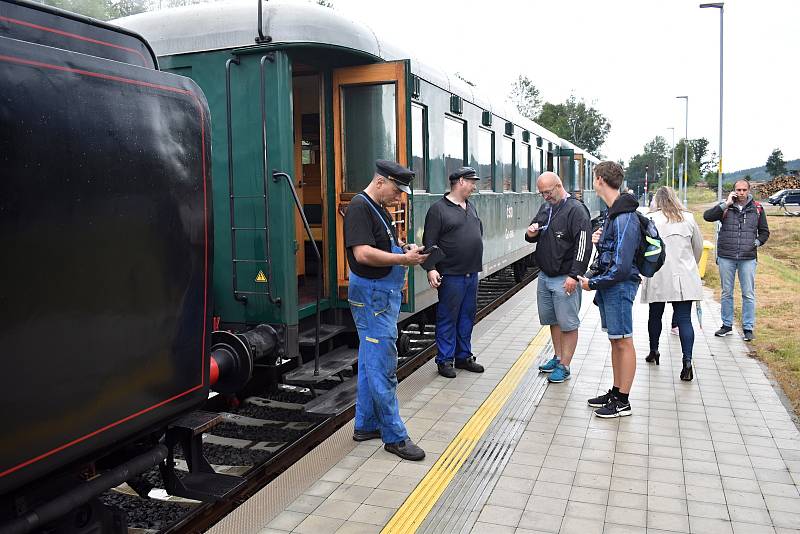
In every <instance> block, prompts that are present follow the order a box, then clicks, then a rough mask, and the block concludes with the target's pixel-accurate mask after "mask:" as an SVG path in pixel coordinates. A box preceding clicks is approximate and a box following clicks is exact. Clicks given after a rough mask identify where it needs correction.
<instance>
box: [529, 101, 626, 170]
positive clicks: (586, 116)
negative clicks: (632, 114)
mask: <svg viewBox="0 0 800 534" xmlns="http://www.w3.org/2000/svg"><path fill="white" fill-rule="evenodd" d="M535 120H536V122H537V123H539V124H541V125H542V126H544V127H545V128H547V129H548V130H550V131H551V132H553V133H555V134H556V135H558V136H559V137H562V138H564V139H566V140H568V141H570V142H571V143H574V144H575V145H577V146H579V147H581V148H583V149H585V150H588V151H589V152H591V153H592V154H594V155H595V156H597V157H601V154H600V153H599V149H600V147H601V146H603V143H605V141H606V137H607V136H608V132H609V131H610V130H611V124H610V123H609V122H608V119H606V118H605V117H604V116H603V114H602V113H600V112H599V111H598V110H597V109H595V108H594V107H591V106H587V105H586V102H584V101H583V100H580V101H579V100H578V99H577V98H575V95H571V96H570V97H569V98H568V99H567V101H566V102H564V103H563V104H552V103H550V102H546V103H545V104H544V106H542V111H541V112H540V113H539V115H538V116H537V117H536V119H535Z"/></svg>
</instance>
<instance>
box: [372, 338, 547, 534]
mask: <svg viewBox="0 0 800 534" xmlns="http://www.w3.org/2000/svg"><path fill="white" fill-rule="evenodd" d="M548 339H549V329H548V328H547V327H542V328H541V329H540V330H539V333H537V334H536V337H534V338H533V340H532V341H531V342H530V344H529V345H528V347H527V348H526V349H525V351H523V353H522V355H521V356H520V357H519V359H518V360H517V361H516V363H515V364H514V365H513V366H512V367H511V369H509V370H508V372H507V373H506V375H505V376H504V377H503V379H502V380H501V381H500V383H499V384H497V387H496V388H495V389H494V391H492V393H491V394H490V395H489V397H488V398H487V399H486V400H485V401H484V402H483V404H481V406H480V408H478V410H477V411H476V412H475V414H474V415H473V416H472V417H471V418H470V420H469V421H467V424H465V425H464V428H462V429H461V432H459V433H458V435H457V436H456V437H455V438H454V439H453V441H452V442H451V443H450V445H449V446H448V447H447V449H446V450H445V451H444V452H443V453H442V455H441V456H440V457H439V459H438V460H437V461H436V463H435V464H433V467H431V468H430V470H429V471H428V474H427V475H425V478H423V479H422V481H421V482H420V483H419V485H417V487H416V488H415V489H414V491H413V492H411V495H409V496H408V498H407V499H406V500H405V502H404V503H403V505H402V506H401V507H400V509H399V510H397V512H396V513H395V514H394V516H393V517H392V519H391V520H390V521H389V522H388V523H387V524H386V526H385V527H384V528H383V530H382V531H381V532H382V534H389V533H391V534H400V533H412V532H416V530H417V528H419V526H420V525H422V523H423V522H424V521H425V518H426V517H427V515H428V513H429V512H430V511H431V509H432V508H433V506H434V505H435V504H436V501H437V500H438V499H439V497H440V496H441V495H442V493H443V492H444V491H445V489H447V486H448V484H450V481H451V480H452V479H453V477H454V476H455V475H456V473H458V470H459V469H460V468H461V466H462V465H463V463H464V462H465V461H466V460H467V458H469V455H470V453H471V452H472V450H473V449H474V448H475V446H476V445H477V443H478V441H479V440H480V439H481V437H482V436H483V433H484V432H486V429H487V428H488V427H489V425H490V424H491V422H492V420H493V419H494V418H495V416H496V415H497V413H498V412H499V411H500V409H501V408H502V407H503V405H505V403H506V401H508V398H509V397H510V396H511V395H512V394H513V393H514V390H515V389H516V388H517V385H518V384H519V382H520V380H522V377H524V376H525V373H526V372H527V371H528V369H529V368H530V366H531V364H532V363H533V362H534V361H536V358H537V356H538V355H539V353H540V352H541V351H542V349H543V348H544V346H545V345H546V344H547V341H548Z"/></svg>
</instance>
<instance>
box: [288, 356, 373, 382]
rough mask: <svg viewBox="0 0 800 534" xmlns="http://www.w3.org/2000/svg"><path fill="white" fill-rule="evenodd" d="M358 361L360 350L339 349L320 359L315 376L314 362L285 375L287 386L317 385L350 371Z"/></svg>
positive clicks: (309, 362)
mask: <svg viewBox="0 0 800 534" xmlns="http://www.w3.org/2000/svg"><path fill="white" fill-rule="evenodd" d="M357 361H358V350H356V349H351V348H350V347H339V348H336V349H334V350H332V351H331V352H329V353H327V354H324V355H322V356H320V357H319V374H318V375H316V376H315V375H314V360H311V361H308V362H306V363H304V364H303V365H302V366H301V367H298V368H297V369H295V370H293V371H289V372H288V373H286V374H285V375H283V381H284V382H285V383H286V384H317V383H319V382H322V381H323V380H327V379H329V378H330V377H332V376H335V375H338V374H339V373H341V372H342V371H344V370H346V369H350V368H351V367H353V365H354V364H355V363H356V362H357Z"/></svg>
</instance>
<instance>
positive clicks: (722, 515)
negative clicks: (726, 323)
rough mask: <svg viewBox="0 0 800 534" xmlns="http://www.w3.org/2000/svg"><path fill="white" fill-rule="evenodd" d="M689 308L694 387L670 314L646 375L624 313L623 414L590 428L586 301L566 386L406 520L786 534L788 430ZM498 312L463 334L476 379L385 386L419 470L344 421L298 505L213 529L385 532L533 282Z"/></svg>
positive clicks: (601, 379) (523, 342) (488, 388)
mask: <svg viewBox="0 0 800 534" xmlns="http://www.w3.org/2000/svg"><path fill="white" fill-rule="evenodd" d="M702 306H703V312H704V313H703V321H702V322H703V329H702V330H701V329H700V328H698V324H697V322H696V324H695V328H696V340H695V350H694V356H695V360H694V362H695V363H694V365H695V380H694V381H693V382H689V383H686V382H681V381H680V380H679V378H678V373H679V371H680V366H681V351H680V343H679V339H678V337H677V336H673V335H671V334H670V331H669V328H668V321H669V314H670V309H669V307H667V313H665V317H664V320H665V327H664V329H663V332H662V337H661V354H662V356H661V365H660V366H655V365H654V364H647V363H646V362H644V360H643V359H644V356H645V355H646V354H647V351H648V341H647V307H646V306H644V305H640V304H638V303H637V304H636V307H635V309H634V323H635V324H634V340H635V345H636V347H637V375H636V380H635V383H634V388H633V391H632V392H631V404H632V407H633V415H632V416H630V417H625V418H622V419H613V420H602V419H598V418H596V417H594V416H593V415H592V412H591V409H590V408H589V407H588V406H587V405H586V399H587V398H589V397H592V396H595V395H596V394H598V393H603V392H605V391H606V390H607V389H608V387H609V386H610V384H611V363H610V348H609V344H608V340H607V337H606V335H605V333H603V332H602V331H601V330H600V325H599V313H598V312H597V308H596V307H594V306H592V305H590V303H588V302H585V303H584V312H585V315H584V320H583V324H582V326H581V334H580V338H579V343H578V349H577V351H576V356H575V358H574V359H573V362H572V366H571V367H572V379H571V380H570V381H568V382H565V383H563V384H552V385H549V386H547V387H546V389H543V390H542V391H541V393H539V394H537V395H536V397H535V399H534V400H533V401H532V402H533V406H532V408H531V409H527V410H524V411H520V410H517V412H514V413H512V414H507V417H508V418H509V419H508V420H514V417H518V415H514V414H520V413H524V420H522V421H520V428H519V437H518V439H514V440H513V443H512V444H511V447H510V448H509V449H508V454H507V455H504V456H503V458H502V459H501V460H499V461H497V462H494V463H493V464H492V465H493V466H494V467H495V472H491V470H490V469H488V468H486V469H484V474H485V476H483V477H477V478H476V477H475V476H473V477H472V478H471V479H470V478H467V473H466V471H469V469H468V468H469V467H470V466H472V465H479V464H478V463H477V461H476V460H475V458H470V459H469V460H468V461H467V462H466V463H465V464H464V465H463V466H461V469H459V472H458V473H457V474H456V478H454V479H453V481H452V482H451V483H450V486H451V487H448V488H447V489H446V491H445V492H444V493H443V494H442V495H441V496H439V497H438V499H437V502H436V503H435V504H433V505H432V509H431V510H430V512H429V513H428V515H427V516H426V518H423V520H422V521H421V522H419V523H418V524H417V523H415V525H416V526H418V527H419V529H418V532H423V531H426V532H491V533H502V532H516V533H523V532H524V533H528V532H551V533H555V532H562V533H580V534H584V533H585V534H591V533H645V532H647V533H653V534H655V533H667V532H692V533H709V534H714V533H718V532H721V533H736V534H740V533H748V534H749V533H753V534H759V533H762V532H769V533H776V534H779V533H784V534H785V533H789V532H797V533H800V492H798V484H800V433H798V429H797V427H796V426H795V424H794V422H793V421H792V418H791V416H790V414H789V412H788V411H787V409H786V408H785V407H784V405H783V404H782V402H781V399H780V397H779V395H778V394H777V393H776V391H775V390H774V389H773V386H772V385H771V384H770V381H769V379H768V378H767V376H766V375H765V374H764V371H763V370H762V368H761V367H760V366H759V364H758V362H757V361H756V360H754V359H752V358H750V357H749V356H748V355H747V354H748V349H747V346H746V345H745V344H744V342H742V341H741V340H740V339H739V338H738V337H732V336H729V337H726V338H715V337H714V336H713V332H714V330H716V328H718V326H719V325H718V322H719V305H718V304H716V303H715V302H713V301H712V300H711V299H710V298H707V299H706V300H705V301H704V302H703V305H702ZM500 312H501V313H498V314H495V315H493V316H492V320H491V321H489V322H486V323H481V324H480V325H478V327H479V328H477V329H476V335H475V337H474V339H475V353H476V355H477V356H478V360H479V361H480V362H481V363H483V364H484V365H486V366H487V372H486V373H484V374H482V375H473V374H469V373H466V372H463V371H460V372H459V375H458V377H457V378H456V379H453V380H448V379H445V378H442V377H439V376H438V375H437V374H436V372H435V366H433V365H432V364H431V363H429V364H427V365H426V366H424V367H422V368H421V369H420V371H418V372H417V373H415V375H413V376H414V380H411V379H409V380H408V381H405V382H403V383H402V384H401V385H400V388H399V389H398V395H399V397H400V400H401V406H402V414H403V417H404V419H405V420H406V421H407V422H408V428H409V432H410V434H411V436H412V438H413V439H416V440H417V441H418V442H419V443H420V445H421V446H422V447H423V448H424V449H425V450H426V452H427V453H428V456H427V458H426V459H425V461H424V462H422V463H416V462H407V461H400V460H399V459H398V458H397V457H396V456H394V455H390V454H388V453H386V452H385V451H384V450H383V449H382V447H381V444H380V443H379V442H378V441H370V442H365V443H361V444H355V443H353V442H352V441H349V442H348V441H347V440H348V439H349V433H351V432H352V426H351V425H348V426H346V427H344V428H343V429H341V430H340V432H339V433H337V434H339V436H338V438H337V439H338V442H337V443H338V444H339V445H338V446H337V447H336V448H335V450H333V451H329V452H328V453H326V455H327V457H328V460H329V462H328V464H327V465H324V467H323V468H320V476H319V477H318V479H316V480H309V481H308V482H309V483H308V484H306V485H304V486H303V487H301V488H298V489H297V490H296V493H297V494H299V493H300V492H301V491H302V494H300V495H299V496H297V497H294V496H292V499H293V500H292V499H287V501H286V504H285V505H284V506H281V507H280V508H277V509H275V507H274V506H273V507H272V508H273V510H271V511H270V512H269V513H261V515H259V508H258V505H256V504H253V505H251V506H250V507H249V508H247V504H246V505H245V506H244V507H242V508H241V509H240V510H241V512H239V511H237V512H238V513H240V514H248V516H249V520H248V528H247V529H242V527H241V525H239V526H237V527H236V530H230V528H231V526H230V525H232V524H233V523H230V522H227V524H226V522H225V521H224V522H222V523H221V524H220V525H218V526H217V527H215V528H214V529H212V532H245V531H247V532H259V533H261V534H267V533H286V532H308V533H312V532H313V533H315V534H316V533H320V534H321V533H326V532H342V533H344V532H365V533H369V532H381V531H382V530H384V529H385V531H390V529H389V528H386V525H387V524H391V525H393V524H395V523H389V522H390V521H392V518H393V517H394V516H395V515H396V514H398V512H397V511H398V510H400V509H401V507H402V506H403V503H404V502H405V501H406V500H407V499H408V497H409V495H410V494H412V492H414V490H415V488H417V486H418V485H419V483H420V481H422V480H423V479H424V478H425V477H426V475H428V473H429V471H430V470H431V467H432V466H433V465H434V464H435V463H436V462H437V460H439V457H440V455H441V454H442V453H443V452H444V451H445V450H446V449H447V447H448V445H449V444H450V442H451V441H452V440H453V438H454V437H455V436H457V435H458V434H459V432H461V430H462V428H463V427H464V425H465V423H467V422H468V421H470V418H471V417H472V416H473V414H475V412H476V411H477V410H478V409H479V407H480V406H481V404H482V403H483V402H484V400H485V399H486V398H487V397H488V396H489V395H490V394H491V392H492V391H493V390H494V389H495V387H496V385H497V384H498V383H499V382H500V381H501V380H502V379H503V377H504V376H505V374H506V373H507V372H508V370H509V369H511V368H512V366H513V365H514V363H515V362H516V361H517V359H518V358H519V356H520V355H521V354H522V353H523V352H524V351H525V349H526V348H527V347H528V346H529V345H530V343H531V341H532V340H533V339H534V337H535V336H536V334H537V333H538V332H539V331H540V326H539V325H538V321H537V314H536V304H535V284H532V286H530V287H529V288H526V289H525V290H524V291H523V292H521V293H520V294H518V295H517V297H516V298H515V299H514V300H512V301H511V302H509V303H507V304H506V305H504V309H503V310H500ZM694 319H695V321H697V317H694ZM549 350H550V349H549V347H548V348H547V349H546V350H545V351H542V353H541V354H540V357H539V358H538V360H542V359H544V358H545V357H549ZM538 363H539V361H536V362H535V363H534V364H533V366H532V367H531V369H530V373H529V375H527V378H526V380H527V382H526V381H525V380H522V381H520V383H519V386H518V388H519V391H518V392H515V393H514V394H512V396H511V398H510V399H509V400H508V402H507V404H509V405H510V404H511V403H512V402H513V400H514V396H515V395H517V396H519V395H521V394H522V392H523V388H524V387H526V384H527V387H529V388H534V389H535V387H534V386H535V380H537V379H538V380H539V382H541V378H539V377H538V376H537V373H536V369H535V367H536V366H537V365H538ZM407 382H408V384H407ZM534 389H530V391H534ZM518 394H519V395H518ZM517 404H520V403H519V402H518V403H517ZM504 413H505V412H504V411H502V410H501V411H500V413H499V414H498V415H497V417H496V419H495V420H494V421H493V422H492V426H490V427H489V428H488V429H487V430H486V433H485V434H484V436H483V438H482V439H483V440H489V439H491V438H492V435H491V434H492V432H493V431H497V430H498V429H500V428H504V429H506V430H505V432H508V433H510V432H511V430H509V428H511V427H509V426H508V424H506V426H504V427H503V426H500V425H501V423H502V421H501V419H502V418H503V417H505V416H504ZM494 437H495V438H496V437H497V436H494ZM480 450H481V447H480V444H478V446H477V447H476V449H475V451H480ZM475 451H473V455H474V454H475ZM470 462H472V463H470ZM497 466H501V468H497ZM325 469H327V470H325ZM473 471H475V469H473ZM288 474H289V473H287V475H288ZM472 480H481V481H482V484H483V486H485V487H478V490H479V491H473V492H472V493H471V494H470V495H471V497H470V498H464V497H460V496H459V495H457V492H456V491H455V490H453V487H455V486H458V485H460V486H461V487H464V488H466V487H469V486H470V485H472V486H473V487H475V483H474V482H471V481H472ZM276 487H277V485H276ZM268 490H269V488H267V489H265V490H264V491H268ZM459 499H460V500H459ZM248 504H249V503H248ZM281 510H282V511H281ZM401 513H403V512H402V511H401ZM437 514H438V515H437ZM443 514H444V515H443ZM232 515H233V514H232ZM442 517H445V519H442ZM434 520H436V521H438V522H436V523H432V521H434ZM395 521H396V519H395Z"/></svg>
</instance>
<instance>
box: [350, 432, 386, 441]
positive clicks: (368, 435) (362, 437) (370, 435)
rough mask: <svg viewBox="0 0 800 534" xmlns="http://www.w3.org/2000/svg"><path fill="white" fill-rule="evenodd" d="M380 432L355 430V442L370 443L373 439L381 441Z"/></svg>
mask: <svg viewBox="0 0 800 534" xmlns="http://www.w3.org/2000/svg"><path fill="white" fill-rule="evenodd" d="M380 437H381V431H380V430H358V429H355V430H353V441H368V440H371V439H380Z"/></svg>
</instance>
